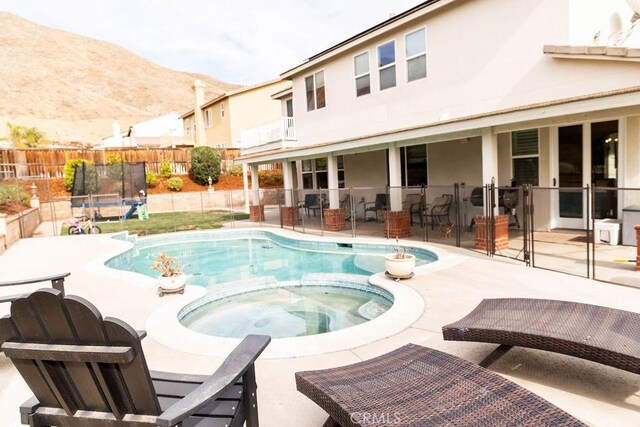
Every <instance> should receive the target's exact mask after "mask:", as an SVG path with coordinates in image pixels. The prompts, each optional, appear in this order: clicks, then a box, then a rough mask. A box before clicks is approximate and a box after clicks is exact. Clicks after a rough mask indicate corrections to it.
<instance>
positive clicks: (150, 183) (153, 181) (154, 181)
mask: <svg viewBox="0 0 640 427" xmlns="http://www.w3.org/2000/svg"><path fill="white" fill-rule="evenodd" d="M145 180H146V181H147V187H150V188H154V187H156V186H157V185H158V177H157V176H156V174H155V173H153V172H147V174H146V175H145Z"/></svg>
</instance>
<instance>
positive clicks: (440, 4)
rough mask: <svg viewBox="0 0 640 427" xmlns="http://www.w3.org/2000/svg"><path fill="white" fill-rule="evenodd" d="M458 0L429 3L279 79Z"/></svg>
mask: <svg viewBox="0 0 640 427" xmlns="http://www.w3.org/2000/svg"><path fill="white" fill-rule="evenodd" d="M457 1H459V0H441V1H439V2H438V3H435V4H433V5H431V6H430V7H426V8H424V9H422V10H420V11H418V12H416V13H415V14H411V15H408V16H406V17H405V18H403V19H400V20H398V21H396V22H394V23H392V24H390V25H387V26H384V27H382V28H380V29H378V30H377V31H373V32H371V33H369V34H367V35H365V36H362V37H360V38H358V39H356V40H354V41H353V42H352V43H348V44H346V45H344V46H341V47H339V48H337V49H335V50H332V51H330V52H327V53H326V54H325V55H322V56H319V57H317V58H315V59H314V60H312V61H309V60H307V62H303V63H302V64H300V65H298V66H296V67H294V68H292V69H290V70H287V71H285V72H284V73H282V74H280V78H281V79H291V78H293V77H294V76H296V75H298V74H301V73H303V72H304V71H305V70H307V69H309V68H313V67H316V66H317V65H318V64H320V63H322V62H325V61H328V60H330V59H331V58H333V57H335V56H338V55H341V54H343V53H344V52H346V51H348V50H351V49H353V48H354V47H355V46H357V45H360V44H366V43H369V42H370V41H371V40H372V39H375V38H378V37H380V36H381V35H383V34H386V33H388V32H391V31H394V30H395V29H396V28H398V27H401V26H403V25H405V24H407V23H409V22H411V21H413V20H415V19H419V18H422V17H424V16H426V15H429V14H431V13H433V12H435V11H436V10H438V9H440V8H443V7H445V6H448V5H449V4H451V3H454V2H457Z"/></svg>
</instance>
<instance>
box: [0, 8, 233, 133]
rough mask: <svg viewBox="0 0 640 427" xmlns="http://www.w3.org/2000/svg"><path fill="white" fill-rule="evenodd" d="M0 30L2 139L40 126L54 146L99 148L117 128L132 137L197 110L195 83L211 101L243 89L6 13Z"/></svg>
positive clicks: (0, 113) (0, 119)
mask: <svg viewBox="0 0 640 427" xmlns="http://www.w3.org/2000/svg"><path fill="white" fill-rule="evenodd" d="M0 29H1V30H0V82H2V83H1V84H0V137H2V136H6V135H7V134H8V132H7V130H8V128H7V127H6V126H5V123H6V122H7V121H10V122H12V123H14V124H18V125H25V126H36V127H38V129H40V130H42V131H44V132H45V134H46V138H47V139H48V140H50V141H58V142H62V143H66V142H81V143H85V144H86V143H91V144H96V143H100V142H101V139H102V138H104V137H106V136H108V135H109V134H110V133H111V124H112V123H113V122H114V120H118V121H119V122H120V125H121V128H122V129H127V128H128V127H129V125H131V124H133V123H136V122H138V121H142V120H147V119H150V118H153V117H156V116H159V115H162V114H166V113H168V112H170V111H178V112H179V113H184V112H186V111H188V110H190V109H192V108H193V93H192V90H191V85H192V84H193V81H194V80H195V79H200V80H202V81H203V82H204V83H205V84H206V85H207V89H206V99H211V98H213V97H215V96H217V95H220V94H222V93H223V92H225V91H228V90H231V89H235V88H238V87H239V86H237V85H231V84H227V83H224V82H221V81H219V80H216V79H214V78H212V77H209V76H205V75H202V74H195V73H187V72H180V71H175V70H171V69H168V68H165V67H162V66H159V65H156V64H153V63H152V62H150V61H148V60H146V59H144V58H141V57H140V56H137V55H135V54H134V53H132V52H129V51H127V50H126V49H123V48H121V47H119V46H116V45H114V44H111V43H108V42H104V41H100V40H95V39H92V38H89V37H84V36H79V35H76V34H72V33H68V32H65V31H60V30H55V29H51V28H48V27H44V26H41V25H38V24H35V23H32V22H30V21H27V20H25V19H23V18H20V17H18V16H16V15H12V14H10V13H7V12H0Z"/></svg>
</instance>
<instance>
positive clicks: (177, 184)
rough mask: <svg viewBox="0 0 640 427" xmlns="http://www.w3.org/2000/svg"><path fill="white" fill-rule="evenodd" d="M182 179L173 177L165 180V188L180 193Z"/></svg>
mask: <svg viewBox="0 0 640 427" xmlns="http://www.w3.org/2000/svg"><path fill="white" fill-rule="evenodd" d="M182 185H183V183H182V178H178V177H177V176H174V177H173V178H169V179H168V180H167V188H168V189H169V190H171V191H180V190H182Z"/></svg>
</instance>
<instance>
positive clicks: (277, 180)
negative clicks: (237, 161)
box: [258, 170, 284, 187]
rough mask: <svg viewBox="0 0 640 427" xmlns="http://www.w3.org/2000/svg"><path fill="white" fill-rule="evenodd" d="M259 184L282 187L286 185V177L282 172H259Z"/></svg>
mask: <svg viewBox="0 0 640 427" xmlns="http://www.w3.org/2000/svg"><path fill="white" fill-rule="evenodd" d="M258 182H259V183H260V184H261V185H269V186H273V187H276V186H281V185H283V183H284V177H283V175H282V171H280V170H273V171H268V170H266V171H259V172H258Z"/></svg>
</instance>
